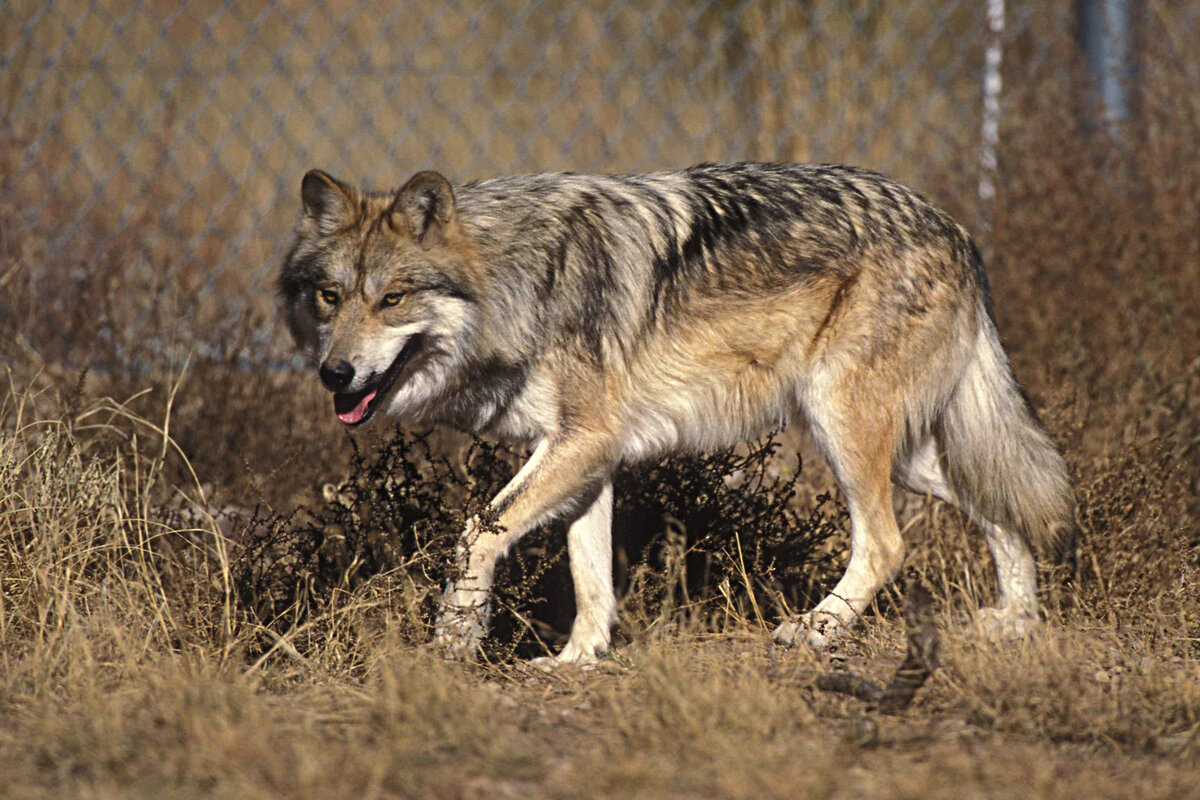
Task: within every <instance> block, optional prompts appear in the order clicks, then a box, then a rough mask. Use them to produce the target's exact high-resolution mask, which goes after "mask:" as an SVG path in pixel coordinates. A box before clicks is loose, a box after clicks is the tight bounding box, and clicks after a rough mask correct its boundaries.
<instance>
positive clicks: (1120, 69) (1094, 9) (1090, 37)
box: [1076, 0, 1133, 125]
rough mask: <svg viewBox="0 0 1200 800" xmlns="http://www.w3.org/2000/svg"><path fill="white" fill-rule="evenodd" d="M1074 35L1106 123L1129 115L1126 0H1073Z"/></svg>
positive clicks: (1128, 34)
mask: <svg viewBox="0 0 1200 800" xmlns="http://www.w3.org/2000/svg"><path fill="white" fill-rule="evenodd" d="M1076 9H1077V11H1078V16H1079V20H1078V21H1079V27H1078V30H1077V32H1076V35H1077V37H1078V40H1079V46H1080V48H1081V49H1082V50H1083V54H1084V56H1085V57H1086V58H1087V64H1088V73H1089V74H1090V75H1091V77H1092V81H1093V83H1094V85H1095V87H1096V92H1097V95H1098V96H1099V98H1100V101H1101V102H1102V103H1103V104H1104V109H1103V114H1104V120H1105V122H1107V123H1108V124H1109V125H1112V124H1113V123H1117V122H1120V121H1122V120H1126V119H1128V118H1129V114H1130V110H1129V79H1130V77H1131V74H1132V73H1131V69H1130V64H1131V61H1130V51H1131V49H1132V48H1131V46H1130V42H1131V40H1132V36H1133V34H1132V30H1131V29H1132V25H1131V21H1130V20H1131V16H1130V13H1131V12H1130V2H1129V0H1076Z"/></svg>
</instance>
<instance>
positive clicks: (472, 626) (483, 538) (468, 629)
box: [434, 440, 549, 659]
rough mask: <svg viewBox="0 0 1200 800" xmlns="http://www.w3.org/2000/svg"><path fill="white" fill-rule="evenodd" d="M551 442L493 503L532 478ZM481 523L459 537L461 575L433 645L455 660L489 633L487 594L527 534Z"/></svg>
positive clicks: (445, 598)
mask: <svg viewBox="0 0 1200 800" xmlns="http://www.w3.org/2000/svg"><path fill="white" fill-rule="evenodd" d="M548 451H549V443H548V442H547V441H546V440H543V441H542V442H541V443H539V444H538V446H537V447H536V448H535V449H534V451H533V454H532V455H531V456H530V457H529V460H527V461H526V462H525V464H524V465H523V466H522V467H521V469H519V470H518V471H517V474H516V475H514V476H513V479H512V480H511V481H509V482H508V485H507V486H505V487H504V489H502V490H501V491H500V494H498V495H496V498H495V500H493V501H492V502H493V504H498V503H501V502H503V501H504V500H505V499H506V498H507V497H508V496H509V495H511V494H513V493H514V492H516V491H518V490H519V488H520V487H521V486H522V485H524V483H525V482H526V481H527V480H528V479H529V478H530V476H532V475H533V473H534V472H535V471H537V469H538V468H539V466H540V465H541V462H542V461H543V460H544V459H545V456H546V453H547V452H548ZM477 526H478V520H475V519H472V520H470V521H469V522H468V523H467V527H466V529H465V530H464V531H463V533H462V536H461V537H459V541H458V547H457V551H456V558H455V561H456V564H457V566H458V570H459V575H458V578H457V579H456V580H452V581H450V583H449V584H448V585H447V586H446V591H445V594H443V595H442V607H441V611H440V615H439V618H438V622H437V627H436V628H435V629H434V643H435V644H436V645H438V646H439V647H440V648H441V649H442V650H444V651H446V653H447V654H448V655H450V656H452V657H454V658H459V659H463V658H470V657H472V656H473V655H474V654H475V652H476V651H477V650H478V648H479V644H480V642H482V641H483V637H484V634H486V633H487V627H488V618H489V616H490V608H489V605H488V595H489V593H490V592H491V589H492V580H493V578H494V577H495V572H496V562H497V561H498V560H499V559H500V557H501V556H503V555H504V553H505V552H506V551H507V550H508V546H509V544H511V542H513V541H515V540H516V539H518V538H520V536H521V535H522V534H523V533H525V531H505V532H504V533H503V534H502V535H501V536H495V535H492V534H487V533H483V532H481V531H479V530H478V527H477Z"/></svg>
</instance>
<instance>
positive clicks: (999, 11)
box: [979, 0, 1004, 232]
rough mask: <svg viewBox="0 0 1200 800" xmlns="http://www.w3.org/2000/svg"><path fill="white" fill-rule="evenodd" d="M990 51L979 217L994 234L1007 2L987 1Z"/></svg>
mask: <svg viewBox="0 0 1200 800" xmlns="http://www.w3.org/2000/svg"><path fill="white" fill-rule="evenodd" d="M987 25H988V39H987V49H986V50H985V51H984V56H983V126H982V130H981V131H980V134H981V135H980V149H979V213H980V222H981V223H982V227H983V229H984V230H985V231H989V232H990V230H991V227H992V221H993V219H994V218H995V208H994V207H995V203H996V167H997V162H996V148H997V146H998V145H999V144H1000V89H1001V77H1000V64H1001V62H1002V60H1003V57H1004V41H1003V36H1004V0H987Z"/></svg>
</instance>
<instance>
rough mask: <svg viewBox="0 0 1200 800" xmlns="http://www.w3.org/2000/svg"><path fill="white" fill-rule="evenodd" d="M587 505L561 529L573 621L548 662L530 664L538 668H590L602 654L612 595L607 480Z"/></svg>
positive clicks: (613, 613)
mask: <svg viewBox="0 0 1200 800" xmlns="http://www.w3.org/2000/svg"><path fill="white" fill-rule="evenodd" d="M588 496H589V497H593V498H594V499H592V501H591V504H590V505H588V506H587V508H586V510H585V511H584V512H583V513H582V514H581V515H580V516H579V517H578V518H576V519H575V520H574V521H573V522H572V523H571V525H570V527H568V528H567V553H568V555H569V556H570V559H571V580H572V582H573V583H574V584H575V622H574V624H572V625H571V638H570V640H569V641H568V642H567V644H566V646H565V647H563V649H562V651H561V652H560V653H559V654H558V655H556V656H552V657H548V658H538V659H534V664H536V665H537V666H540V667H547V668H554V667H556V666H558V665H560V664H592V663H595V661H596V659H598V658H599V657H600V656H603V655H604V654H605V653H607V652H608V645H609V641H610V639H611V637H612V626H613V623H614V622H616V621H617V596H616V593H615V592H614V591H613V572H612V514H613V487H612V480H611V479H609V480H606V481H604V483H603V485H601V486H600V487H599V491H598V492H595V493H594V494H592V495H588Z"/></svg>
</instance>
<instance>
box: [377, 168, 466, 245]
mask: <svg viewBox="0 0 1200 800" xmlns="http://www.w3.org/2000/svg"><path fill="white" fill-rule="evenodd" d="M389 219H390V221H391V225H392V228H393V229H394V230H396V231H397V232H401V233H407V234H409V235H410V236H412V237H413V238H414V239H416V240H417V241H418V242H420V243H421V246H422V247H426V248H429V247H433V246H434V245H438V244H443V243H445V241H446V233H447V230H448V228H449V227H450V225H451V224H452V223H453V222H454V190H453V189H451V188H450V181H448V180H446V179H445V178H444V177H442V176H441V175H440V174H438V173H436V172H418V173H417V174H416V175H413V176H412V177H411V178H409V179H408V183H406V184H404V187H403V188H401V189H400V191H398V192H396V199H395V200H393V201H392V208H391V213H390V215H389Z"/></svg>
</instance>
